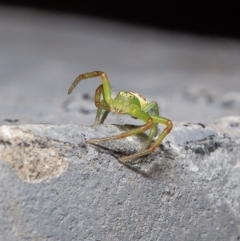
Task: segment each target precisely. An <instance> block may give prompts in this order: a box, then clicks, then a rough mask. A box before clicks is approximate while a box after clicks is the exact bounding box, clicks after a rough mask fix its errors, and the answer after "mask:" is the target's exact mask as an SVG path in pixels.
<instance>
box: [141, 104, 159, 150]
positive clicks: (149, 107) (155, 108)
mask: <svg viewBox="0 0 240 241" xmlns="http://www.w3.org/2000/svg"><path fill="white" fill-rule="evenodd" d="M152 109H153V111H154V115H156V116H159V107H158V104H157V102H155V101H152V102H150V103H149V104H147V105H146V106H145V107H144V108H143V109H142V111H144V112H146V113H148V112H149V111H150V110H152ZM157 127H158V123H157V122H156V123H154V125H153V126H152V128H151V130H150V133H149V136H148V139H147V141H146V143H145V144H144V145H143V147H142V148H141V150H140V151H144V150H146V149H147V148H149V146H150V145H151V143H152V140H153V137H155V136H156V134H157Z"/></svg>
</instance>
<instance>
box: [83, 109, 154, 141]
mask: <svg viewBox="0 0 240 241" xmlns="http://www.w3.org/2000/svg"><path fill="white" fill-rule="evenodd" d="M132 111H133V113H134V117H136V118H138V119H141V120H143V121H144V122H146V124H144V125H142V126H140V127H137V128H135V129H134V130H130V131H127V132H124V133H122V134H120V135H116V136H110V137H104V138H100V139H91V140H88V141H87V143H89V144H95V143H100V142H104V141H112V140H119V139H122V138H125V137H128V136H132V135H136V134H139V133H142V132H145V131H147V130H148V129H150V128H151V127H152V126H153V125H154V122H153V119H152V118H151V116H150V115H149V114H147V113H145V112H143V111H141V110H139V109H137V108H132Z"/></svg>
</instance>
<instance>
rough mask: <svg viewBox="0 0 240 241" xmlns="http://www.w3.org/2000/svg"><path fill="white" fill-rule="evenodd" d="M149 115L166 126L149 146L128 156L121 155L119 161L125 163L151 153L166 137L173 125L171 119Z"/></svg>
mask: <svg viewBox="0 0 240 241" xmlns="http://www.w3.org/2000/svg"><path fill="white" fill-rule="evenodd" d="M151 117H152V119H153V121H154V122H157V123H160V124H163V125H166V128H165V129H164V130H163V132H162V133H161V134H160V135H159V137H158V138H157V140H156V141H155V142H154V143H153V144H152V145H151V146H150V148H148V149H146V150H143V151H140V152H138V153H135V154H133V155H130V156H125V157H121V158H120V159H119V161H120V162H122V163H126V162H127V161H128V160H131V159H135V158H137V157H141V156H145V155H148V154H150V153H152V152H153V151H154V150H155V149H156V148H157V147H158V146H159V145H160V144H161V142H162V140H163V139H164V138H165V137H166V135H167V134H168V133H169V132H170V131H171V130H172V127H173V124H172V121H170V120H168V119H166V118H164V117H161V116H155V115H151Z"/></svg>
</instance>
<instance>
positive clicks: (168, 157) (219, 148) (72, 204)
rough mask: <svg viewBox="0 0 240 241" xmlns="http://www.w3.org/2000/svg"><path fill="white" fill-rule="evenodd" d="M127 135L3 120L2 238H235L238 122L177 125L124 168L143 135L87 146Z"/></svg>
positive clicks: (239, 199) (238, 233) (239, 230)
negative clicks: (126, 157) (124, 160)
mask: <svg viewBox="0 0 240 241" xmlns="http://www.w3.org/2000/svg"><path fill="white" fill-rule="evenodd" d="M129 128H132V126H115V125H106V126H105V125H98V126H89V127H87V126H78V125H48V124H18V121H17V120H15V121H12V120H5V121H3V122H2V125H1V126H0V160H1V162H0V164H1V165H0V168H1V173H2V175H1V179H2V180H1V183H2V184H1V186H0V193H1V194H0V203H1V216H2V217H3V219H2V224H1V225H0V233H1V235H2V239H1V237H0V240H25V239H26V238H27V237H29V238H30V239H32V240H238V239H239V237H240V216H239V215H240V188H239V181H240V158H239V156H240V117H239V116H235V117H226V118H223V119H221V120H218V121H216V122H215V123H214V124H212V125H211V126H204V125H203V124H201V123H196V124H178V123H174V128H173V130H172V132H171V134H170V135H169V136H168V137H167V138H166V140H164V142H163V144H162V145H160V147H159V148H157V150H156V151H155V152H154V153H152V154H151V155H149V156H146V157H143V158H140V159H137V160H135V161H133V162H131V163H129V165H127V166H126V167H125V166H123V165H122V164H120V163H119V162H118V160H117V158H118V157H119V156H121V155H126V154H130V153H133V152H136V151H137V150H139V149H140V147H141V145H142V144H143V143H144V140H145V138H146V136H145V135H138V136H133V137H129V138H126V139H123V140H119V141H112V142H106V143H104V144H102V145H101V146H102V147H97V146H91V145H86V143H85V141H86V140H88V139H91V138H100V137H104V136H110V135H116V134H119V133H122V132H123V131H124V130H126V129H129ZM16 204H17V206H16ZM29 230H31V232H29Z"/></svg>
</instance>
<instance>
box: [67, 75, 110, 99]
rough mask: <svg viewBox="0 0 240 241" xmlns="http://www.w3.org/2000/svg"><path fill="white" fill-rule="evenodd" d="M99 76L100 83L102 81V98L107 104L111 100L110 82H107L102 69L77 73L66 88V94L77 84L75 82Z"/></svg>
mask: <svg viewBox="0 0 240 241" xmlns="http://www.w3.org/2000/svg"><path fill="white" fill-rule="evenodd" d="M99 76H100V77H101V79H102V83H103V93H104V95H103V98H104V100H105V101H106V102H107V103H108V104H110V101H111V84H110V82H109V79H108V77H107V75H106V73H105V72H102V71H93V72H88V73H85V74H81V75H79V76H78V77H77V78H76V79H75V80H74V81H73V83H72V85H71V86H70V88H69V90H68V94H71V92H72V91H73V89H74V88H75V87H76V86H77V84H78V83H79V82H80V81H82V80H84V79H89V78H94V77H99Z"/></svg>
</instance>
